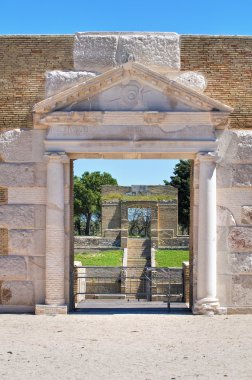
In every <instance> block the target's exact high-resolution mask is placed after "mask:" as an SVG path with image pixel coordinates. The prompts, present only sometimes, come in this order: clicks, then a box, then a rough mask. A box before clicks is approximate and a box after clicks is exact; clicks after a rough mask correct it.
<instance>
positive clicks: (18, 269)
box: [0, 256, 27, 281]
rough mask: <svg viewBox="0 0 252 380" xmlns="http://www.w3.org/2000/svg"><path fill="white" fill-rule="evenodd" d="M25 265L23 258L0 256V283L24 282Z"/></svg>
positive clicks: (25, 274)
mask: <svg viewBox="0 0 252 380" xmlns="http://www.w3.org/2000/svg"><path fill="white" fill-rule="evenodd" d="M26 276H27V265H26V261H25V258H24V257H20V256H0V281H3V280H8V281H9V280H26Z"/></svg>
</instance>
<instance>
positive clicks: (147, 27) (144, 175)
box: [0, 0, 252, 185]
mask: <svg viewBox="0 0 252 380" xmlns="http://www.w3.org/2000/svg"><path fill="white" fill-rule="evenodd" d="M251 14H252V1H251V0H240V1H234V0H229V1H227V0H211V1H207V0H205V1H202V0H195V1H193V0H191V1H190V0H180V1H170V0H155V1H154V0H152V1H150V0H117V1H116V0H93V1H92V0H82V1H81V0H75V1H65V0H61V1H59V0H50V1H49V0H32V1H31V0H2V1H1V6H0V34H73V33H75V32H81V31H83V32H84V31H161V32H177V33H179V34H211V35H213V34H215V35H216V34H217V35H218V34H221V35H223V34H224V35H252V22H251ZM176 162H177V161H174V160H169V161H168V160H123V161H122V160H78V161H76V162H75V174H77V175H81V173H82V172H83V171H93V170H99V171H108V172H110V173H111V174H112V175H113V176H114V177H115V178H117V180H118V182H119V184H121V185H126V184H129V185H130V184H162V183H163V179H169V177H170V175H171V174H172V172H173V167H174V165H175V164H176Z"/></svg>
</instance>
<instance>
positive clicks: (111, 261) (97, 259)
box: [74, 250, 123, 267]
mask: <svg viewBox="0 0 252 380" xmlns="http://www.w3.org/2000/svg"><path fill="white" fill-rule="evenodd" d="M122 257H123V251H121V250H114V251H103V252H98V253H90V252H81V253H77V254H75V255H74V260H75V261H81V263H82V265H83V266H94V267H96V266H99V267H120V266H122Z"/></svg>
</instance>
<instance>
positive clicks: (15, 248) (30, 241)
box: [9, 229, 45, 256]
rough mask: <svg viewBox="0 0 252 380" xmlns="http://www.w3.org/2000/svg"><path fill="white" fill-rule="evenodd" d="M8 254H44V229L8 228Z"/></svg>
mask: <svg viewBox="0 0 252 380" xmlns="http://www.w3.org/2000/svg"><path fill="white" fill-rule="evenodd" d="M9 254H10V255H24V256H33V255H35V256H44V255H45V230H23V229H22V230H10V231H9Z"/></svg>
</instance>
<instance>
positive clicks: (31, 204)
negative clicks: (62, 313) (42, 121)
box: [0, 130, 46, 311]
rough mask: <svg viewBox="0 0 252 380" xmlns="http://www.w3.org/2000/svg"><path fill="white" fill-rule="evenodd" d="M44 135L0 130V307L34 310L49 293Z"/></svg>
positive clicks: (1, 308)
mask: <svg viewBox="0 0 252 380" xmlns="http://www.w3.org/2000/svg"><path fill="white" fill-rule="evenodd" d="M43 137H44V133H43V132H39V131H33V130H30V131H28V130H26V131H24V130H12V131H7V132H5V133H3V134H2V135H0V155H1V157H2V162H1V164H0V184H1V188H0V284H1V286H0V311H1V310H7V311H8V310H10V311H11V310H12V308H13V307H15V308H18V309H19V310H27V311H31V310H33V309H34V305H35V303H43V302H44V298H45V293H44V289H45V273H44V271H45V208H46V166H45V163H44V162H43V155H42V152H43V150H42V141H43ZM39 140H41V144H37V146H36V147H35V146H34V145H33V143H34V142H36V141H39Z"/></svg>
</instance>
